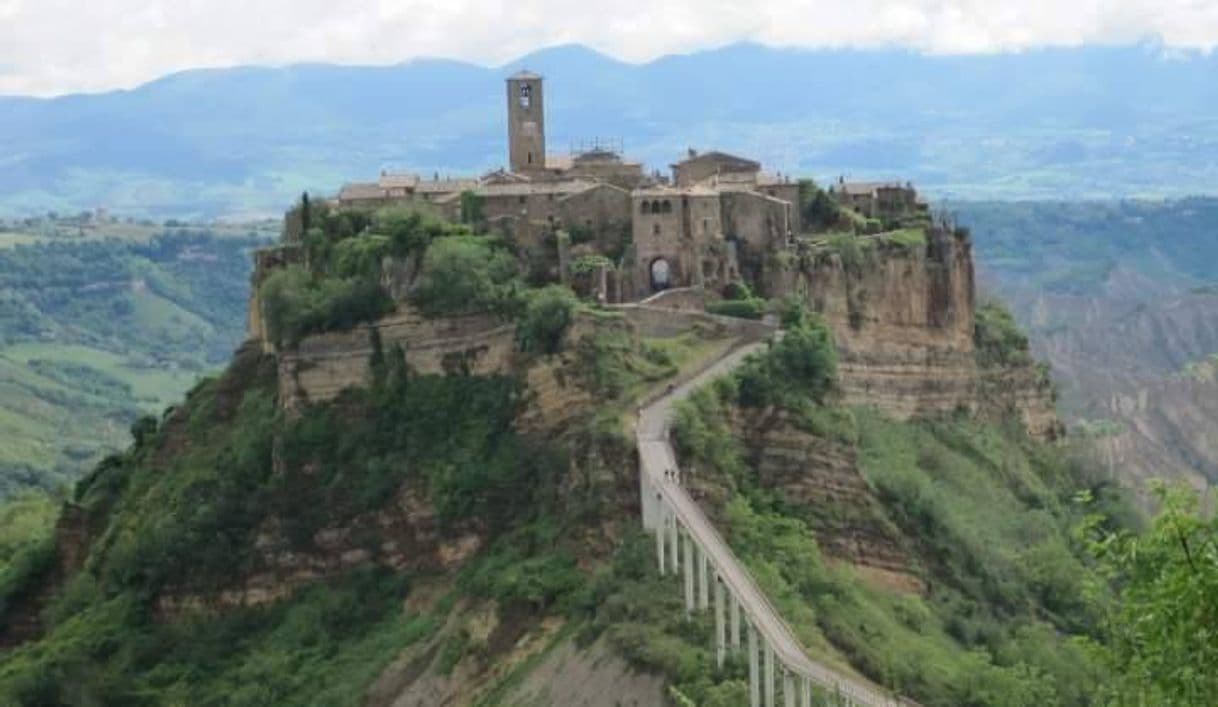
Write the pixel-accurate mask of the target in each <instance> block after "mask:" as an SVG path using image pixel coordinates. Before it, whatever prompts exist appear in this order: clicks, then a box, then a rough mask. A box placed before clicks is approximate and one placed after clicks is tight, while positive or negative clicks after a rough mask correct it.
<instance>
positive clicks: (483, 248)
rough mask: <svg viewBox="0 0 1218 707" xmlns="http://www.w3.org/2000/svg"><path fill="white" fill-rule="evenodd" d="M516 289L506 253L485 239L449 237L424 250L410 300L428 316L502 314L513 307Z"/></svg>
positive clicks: (517, 289)
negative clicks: (477, 313) (478, 313)
mask: <svg viewBox="0 0 1218 707" xmlns="http://www.w3.org/2000/svg"><path fill="white" fill-rule="evenodd" d="M519 288H520V284H519V282H518V280H517V275H516V262H515V260H514V259H513V258H512V256H511V254H510V253H508V252H507V251H505V250H503V249H500V248H496V247H494V246H493V245H492V242H491V241H490V240H489V239H487V238H476V237H472V236H460V237H452V236H450V237H444V238H438V239H436V240H434V241H433V242H432V244H431V246H430V247H429V248H428V249H427V253H426V254H425V255H424V258H423V269H422V272H421V274H420V276H419V282H418V284H417V285H416V287H415V289H414V291H413V292H412V293H411V297H412V299H413V300H414V302H415V304H417V305H418V306H419V308H420V309H421V310H422V311H423V313H424V314H426V315H428V316H444V315H453V314H471V313H475V312H495V313H500V314H506V313H510V312H511V311H512V310H513V308H514V307H515V306H516V305H517V300H518V292H519Z"/></svg>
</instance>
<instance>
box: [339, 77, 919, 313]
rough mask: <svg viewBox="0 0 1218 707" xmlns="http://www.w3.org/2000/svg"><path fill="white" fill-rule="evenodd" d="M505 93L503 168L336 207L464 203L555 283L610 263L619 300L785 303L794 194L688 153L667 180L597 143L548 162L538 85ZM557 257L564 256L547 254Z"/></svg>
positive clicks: (399, 177) (449, 209) (418, 182)
mask: <svg viewBox="0 0 1218 707" xmlns="http://www.w3.org/2000/svg"><path fill="white" fill-rule="evenodd" d="M506 90H507V132H508V134H507V139H508V149H507V158H508V164H507V167H504V168H500V169H496V170H494V171H491V172H488V173H486V174H484V175H482V176H481V177H477V178H462V179H441V178H440V177H439V175H436V176H435V177H434V178H433V179H430V180H425V179H422V178H421V177H419V176H417V175H411V174H393V173H383V174H382V175H381V176H380V178H378V180H377V181H376V182H370V183H355V184H348V185H346V186H344V187H343V188H342V191H340V192H339V194H338V198H337V202H338V203H339V204H341V205H344V206H351V207H376V206H381V205H384V204H420V203H423V204H432V205H434V207H435V208H436V209H438V210H439V212H440V213H441V215H443V216H444V217H446V218H449V219H453V220H457V219H459V218H460V217H461V202H462V194H470V195H473V196H474V197H476V198H477V200H478V202H479V203H480V205H481V212H482V216H483V219H484V223H483V224H482V225H483V226H485V227H486V228H487V229H488V230H490V231H491V232H494V233H498V234H501V235H502V236H504V237H505V238H507V239H509V240H511V241H513V242H514V243H515V244H516V246H517V248H518V249H519V251H520V252H521V253H523V254H525V257H526V258H527V259H529V260H530V263H534V262H542V261H547V259H548V262H549V263H550V264H549V265H547V268H549V270H555V269H557V270H558V271H561V270H562V266H561V265H557V264H556V263H559V261H563V259H564V258H565V259H566V260H565V261H566V262H569V261H570V257H571V256H572V255H578V254H581V253H588V252H594V253H599V254H601V255H604V256H606V257H608V258H609V260H610V261H611V262H612V263H614V268H613V273H611V278H610V279H612V280H613V282H614V286H613V288H612V289H613V293H614V295H613V296H614V298H619V299H624V300H630V299H639V298H642V297H646V296H647V295H650V294H652V293H654V292H657V291H659V290H663V289H666V288H672V287H685V286H693V285H699V286H705V287H721V286H722V285H725V284H726V283H728V282H730V281H732V280H736V279H739V278H744V279H746V280H748V281H749V282H750V284H751V285H753V286H754V287H755V288H758V289H760V290H762V291H765V292H766V293H767V294H781V293H780V292H777V291H776V289H777V287H778V286H775V283H776V282H778V281H779V280H780V279H781V278H776V277H773V276H772V273H771V272H770V270H771V269H772V268H773V267H774V263H776V262H780V261H781V260H782V259H781V258H777V257H774V256H775V255H776V254H780V253H782V252H785V251H786V250H787V249H789V248H790V247H791V243H792V238H793V236H795V235H797V234H799V233H800V231H801V228H802V221H801V218H800V212H799V184H798V182H796V181H792V180H791V178H790V177H789V176H785V177H784V176H783V175H781V174H779V175H774V174H769V173H766V172H763V171H762V166H761V164H760V163H759V162H757V161H755V160H751V159H748V158H745V157H739V156H736V155H731V154H728V153H725V152H720V151H717V150H711V151H707V152H698V151H695V150H692V149H691V150H689V151H688V152H687V153H686V155H685V156H684V158H683V159H681V160H680V161H679V162H676V163H674V164H672V165H670V166H671V169H672V176H671V178H665V177H663V176H661V175H660V174H659V173H658V172H656V173H652V174H648V173H647V171H646V170H645V169H644V167H643V165H642V164H640V163H639V162H633V161H629V160H626V159H624V158H623V156H622V154H621V149H620V146H614V147H606V146H605V145H604V144H603V143H599V142H598V143H593V144H592V145H591V146H590V148H589V149H584V150H579V151H575V152H574V154H570V155H554V154H547V152H546V121H545V118H546V116H545V86H544V81H543V78H542V77H541V76H540V75H538V74H535V73H531V72H528V71H521V72H518V73H516V74H513V75H511V76H509V77H508V78H507V80H506ZM837 186H838V190H837V196H838V198H839V199H842V200H844V202H845V203H846V204H847V205H848V206H850V208H853V209H855V210H856V211H858V212H859V213H861V214H863V215H865V216H868V217H883V216H885V215H888V214H900V213H903V212H905V211H906V210H913V209H916V208H917V198H916V197H917V194H916V192H914V191H913V188H912V187H903V186H901V185H899V184H896V185H889V184H871V185H855V184H846V183H845V182H844V180H843V181H842V182H841V183H840V184H839V185H837ZM560 232H561V233H565V234H566V235H565V237H564V238H561V239H560V238H558V234H559V233H560ZM560 243H562V244H566V245H565V246H564V245H559V244H560ZM562 247H568V248H569V249H570V250H569V251H566V252H564V253H562V254H560V253H557V252H554V251H555V250H556V249H559V248H562ZM530 267H532V265H530ZM559 274H560V275H561V272H559ZM601 279H605V278H601ZM602 294H606V293H602Z"/></svg>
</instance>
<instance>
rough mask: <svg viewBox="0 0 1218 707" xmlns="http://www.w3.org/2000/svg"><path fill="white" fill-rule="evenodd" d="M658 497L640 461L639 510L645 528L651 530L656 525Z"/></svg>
mask: <svg viewBox="0 0 1218 707" xmlns="http://www.w3.org/2000/svg"><path fill="white" fill-rule="evenodd" d="M655 501H656V496H655V489H654V488H653V487H652V484H651V479H650V478H649V474H648V473H647V469H646V468H645V467H644V465H643V461H642V459H640V460H639V510H641V511H642V512H643V528H644V529H645V530H651V529H652V528H654V527H655V523H656V511H657V510H658V509H657V508H656V502H655Z"/></svg>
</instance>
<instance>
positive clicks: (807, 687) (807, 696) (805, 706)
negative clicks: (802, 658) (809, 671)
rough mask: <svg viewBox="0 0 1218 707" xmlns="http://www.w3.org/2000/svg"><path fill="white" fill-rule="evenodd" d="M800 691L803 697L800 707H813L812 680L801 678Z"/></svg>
mask: <svg viewBox="0 0 1218 707" xmlns="http://www.w3.org/2000/svg"><path fill="white" fill-rule="evenodd" d="M799 691H800V693H801V695H802V699H801V700H800V702H799V704H800V707H812V680H811V679H809V678H800V679H799Z"/></svg>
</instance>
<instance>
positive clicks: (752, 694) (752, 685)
mask: <svg viewBox="0 0 1218 707" xmlns="http://www.w3.org/2000/svg"><path fill="white" fill-rule="evenodd" d="M748 629H749V631H748V632H749V647H748V651H749V704H750V705H751V706H752V707H761V671H760V670H759V669H758V666H757V629H755V628H753V623H752V622H751V621H750V622H749V626H748Z"/></svg>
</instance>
